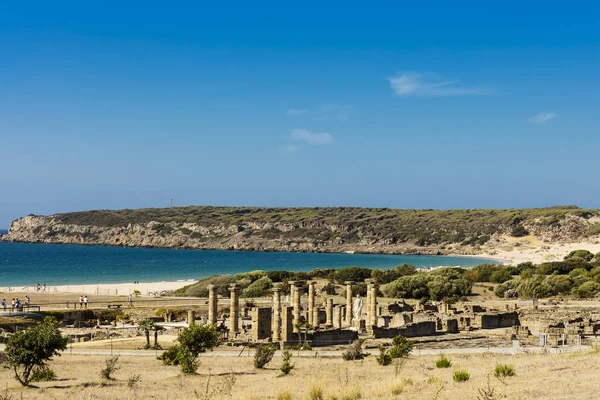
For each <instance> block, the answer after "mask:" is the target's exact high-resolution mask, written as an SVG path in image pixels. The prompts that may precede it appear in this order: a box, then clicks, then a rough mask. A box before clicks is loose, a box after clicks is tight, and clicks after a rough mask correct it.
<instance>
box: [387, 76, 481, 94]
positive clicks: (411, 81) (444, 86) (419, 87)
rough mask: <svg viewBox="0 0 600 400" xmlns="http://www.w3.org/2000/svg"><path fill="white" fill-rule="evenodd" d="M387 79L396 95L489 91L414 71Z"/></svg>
mask: <svg viewBox="0 0 600 400" xmlns="http://www.w3.org/2000/svg"><path fill="white" fill-rule="evenodd" d="M388 80H389V81H390V86H391V87H392V90H393V91H394V94H395V95H396V96H423V97H437V96H468V95H482V94H488V93H489V90H487V89H485V88H481V87H467V86H462V85H460V84H459V81H457V80H454V81H449V80H441V79H440V78H439V77H436V76H425V75H423V74H419V73H416V72H404V73H399V74H397V75H395V76H393V77H391V78H388Z"/></svg>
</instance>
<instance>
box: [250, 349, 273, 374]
mask: <svg viewBox="0 0 600 400" xmlns="http://www.w3.org/2000/svg"><path fill="white" fill-rule="evenodd" d="M274 355H275V346H273V345H270V344H259V345H258V347H257V348H256V352H255V353H254V368H258V369H262V368H264V367H265V365H267V364H268V363H269V362H271V360H272V359H273V356H274Z"/></svg>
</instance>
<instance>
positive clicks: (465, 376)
mask: <svg viewBox="0 0 600 400" xmlns="http://www.w3.org/2000/svg"><path fill="white" fill-rule="evenodd" d="M452 379H453V380H454V382H466V381H468V380H469V379H471V374H469V373H468V372H467V371H465V370H458V371H454V373H452Z"/></svg>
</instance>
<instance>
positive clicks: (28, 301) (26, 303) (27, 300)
mask: <svg viewBox="0 0 600 400" xmlns="http://www.w3.org/2000/svg"><path fill="white" fill-rule="evenodd" d="M29 303H31V299H30V298H29V296H25V305H26V306H27V308H29Z"/></svg>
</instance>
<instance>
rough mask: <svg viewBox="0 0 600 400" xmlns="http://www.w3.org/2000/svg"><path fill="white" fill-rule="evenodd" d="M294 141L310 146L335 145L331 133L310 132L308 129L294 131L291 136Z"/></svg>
mask: <svg viewBox="0 0 600 400" xmlns="http://www.w3.org/2000/svg"><path fill="white" fill-rule="evenodd" d="M290 138H291V139H292V140H296V141H302V142H306V143H308V144H316V145H323V144H331V143H333V136H332V135H331V134H330V133H318V132H313V131H309V130H307V129H294V130H292V134H291V135H290Z"/></svg>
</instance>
